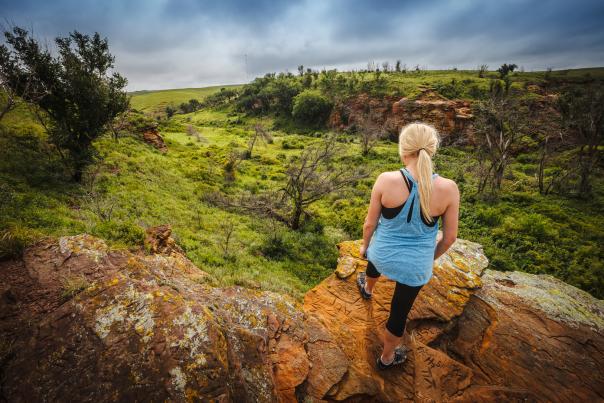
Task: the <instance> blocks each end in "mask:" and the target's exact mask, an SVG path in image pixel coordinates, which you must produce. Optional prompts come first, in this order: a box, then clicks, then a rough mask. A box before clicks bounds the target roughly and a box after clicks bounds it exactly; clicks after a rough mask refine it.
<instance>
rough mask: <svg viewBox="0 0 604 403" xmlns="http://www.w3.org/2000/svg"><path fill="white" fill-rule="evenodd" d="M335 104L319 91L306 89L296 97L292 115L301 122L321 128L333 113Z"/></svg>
mask: <svg viewBox="0 0 604 403" xmlns="http://www.w3.org/2000/svg"><path fill="white" fill-rule="evenodd" d="M332 107H333V104H332V103H331V102H330V101H329V99H327V97H325V96H323V95H321V94H320V93H319V92H318V91H312V90H305V91H303V92H301V93H299V94H298V95H296V96H295V97H294V106H293V109H292V116H293V117H294V119H295V120H296V121H298V122H299V123H301V124H303V125H306V126H309V127H312V128H320V127H322V126H324V125H325V121H326V120H327V118H328V117H329V114H330V113H331V108H332Z"/></svg>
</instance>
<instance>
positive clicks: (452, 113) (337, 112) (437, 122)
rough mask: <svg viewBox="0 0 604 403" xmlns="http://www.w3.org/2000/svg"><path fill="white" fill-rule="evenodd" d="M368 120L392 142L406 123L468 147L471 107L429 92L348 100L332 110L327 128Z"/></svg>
mask: <svg viewBox="0 0 604 403" xmlns="http://www.w3.org/2000/svg"><path fill="white" fill-rule="evenodd" d="M368 114H370V115H371V116H370V119H372V120H373V121H374V123H375V124H376V125H378V126H379V127H382V128H383V130H385V131H386V132H388V133H389V134H390V135H391V136H392V137H393V140H396V139H397V138H396V137H397V135H398V133H399V132H400V129H401V128H402V127H403V126H405V125H406V124H408V123H413V122H425V123H428V124H431V125H433V126H434V127H435V128H436V129H437V130H438V131H439V133H440V135H441V137H442V139H443V140H444V141H445V142H449V143H451V142H463V143H472V142H473V141H474V137H473V136H474V128H473V124H472V121H473V118H474V116H473V115H472V109H471V104H470V102H469V101H466V100H449V99H446V98H444V97H442V96H441V95H439V94H437V93H436V92H434V91H432V90H428V89H426V90H424V91H423V92H422V93H421V94H419V95H418V96H416V97H410V98H402V99H398V98H394V97H384V98H379V99H378V98H372V97H370V96H368V95H367V94H361V95H358V96H355V97H352V98H350V99H348V100H347V101H345V102H344V103H343V104H341V105H338V106H337V107H336V108H334V110H333V112H332V114H331V116H330V118H329V126H330V127H332V128H334V129H338V130H345V129H347V128H349V127H351V126H352V125H355V124H356V123H358V122H359V121H361V120H362V119H366V118H367V115H368Z"/></svg>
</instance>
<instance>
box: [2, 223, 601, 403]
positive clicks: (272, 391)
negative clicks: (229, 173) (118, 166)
mask: <svg viewBox="0 0 604 403" xmlns="http://www.w3.org/2000/svg"><path fill="white" fill-rule="evenodd" d="M147 244H148V248H146V250H147V252H150V253H148V254H146V253H144V252H143V251H139V252H132V251H127V250H114V249H112V248H110V247H108V246H107V245H106V244H105V242H103V241H102V240H100V239H98V238H95V237H92V236H89V235H85V234H84V235H78V236H71V237H62V238H60V239H58V240H50V239H49V240H44V241H42V242H40V243H39V244H37V245H35V246H33V247H30V248H28V249H27V250H26V252H25V254H24V257H23V259H22V260H18V261H12V262H0V279H1V280H0V374H1V375H2V376H1V377H0V379H1V384H0V397H1V398H2V399H3V400H6V401H11V402H12V401H15V402H20V401H46V400H68V401H100V402H105V401H166V400H169V401H216V402H231V401H233V402H239V401H254V402H257V401H258V402H263V401H264V402H269V401H270V402H273V401H281V402H293V401H306V402H313V401H342V400H346V401H376V402H395V401H397V402H398V401H411V400H414V401H436V402H437V401H460V402H468V401H502V402H504V401H505V402H509V401H554V402H556V401H570V400H577V401H600V400H602V399H604V392H603V391H604V379H603V376H602V374H603V373H604V371H603V368H602V362H604V360H603V359H604V357H603V355H604V302H603V301H601V300H597V299H595V298H593V297H591V296H590V295H589V294H587V293H585V292H583V291H580V290H578V289H576V288H575V287H572V286H570V285H567V284H565V283H563V282H561V281H559V280H556V279H555V278H553V277H551V276H543V275H532V274H526V273H518V272H507V273H502V272H497V271H492V270H488V269H486V267H487V264H488V261H487V259H486V257H485V256H484V254H483V253H482V249H481V247H480V245H478V244H475V243H472V242H468V241H464V240H458V241H457V242H456V243H455V244H454V245H453V246H452V247H451V249H450V250H449V251H448V252H447V253H446V254H445V255H443V256H442V257H441V258H440V259H438V261H436V262H435V265H434V275H433V277H432V279H431V280H430V282H429V283H428V284H427V285H426V286H424V287H423V288H422V291H421V292H420V294H419V296H418V298H417V300H416V303H415V304H414V306H413V309H412V311H411V313H410V315H409V321H408V323H407V332H406V335H405V338H404V340H403V342H404V343H405V344H406V345H407V346H408V348H409V349H410V352H409V357H408V360H407V362H406V364H405V365H404V366H402V367H400V368H393V369H391V370H388V371H384V372H380V371H377V370H376V368H375V360H376V358H377V356H378V354H379V353H380V349H381V342H380V338H381V335H382V332H383V325H384V322H385V321H386V318H387V316H388V312H389V304H390V298H391V294H392V290H393V287H394V282H393V281H391V280H389V279H387V278H385V277H382V278H380V280H379V281H378V283H377V285H376V289H375V292H374V296H373V298H372V300H369V301H367V300H364V299H362V298H361V297H360V295H359V294H358V290H357V288H356V283H355V281H356V275H355V273H356V272H358V271H360V270H365V267H366V264H367V262H366V261H365V260H364V259H362V258H361V257H360V256H359V246H360V241H354V242H344V243H342V244H340V245H339V251H340V259H339V266H342V267H339V268H338V270H339V272H344V271H345V272H346V273H347V275H346V276H342V278H340V276H339V275H338V274H336V273H337V272H334V274H332V275H331V276H329V277H328V278H326V279H325V280H324V281H323V282H321V283H320V284H319V285H317V286H316V287H315V288H313V289H312V290H310V291H309V292H308V293H307V294H306V296H305V298H304V302H303V304H300V303H299V302H297V301H295V300H293V299H291V298H290V297H287V296H284V295H279V294H276V293H273V292H268V291H257V290H250V289H245V288H241V287H226V288H221V287H214V286H212V284H213V281H210V276H209V275H207V274H206V273H205V272H203V271H202V270H200V269H199V268H197V267H196V266H195V265H194V264H193V263H192V262H191V261H189V260H188V259H187V258H186V257H185V256H184V254H183V253H182V251H181V250H180V249H179V248H178V247H176V245H175V243H174V241H173V239H172V238H171V237H170V228H169V226H160V227H155V228H153V229H150V230H149V231H148V237H147ZM349 272H352V273H349Z"/></svg>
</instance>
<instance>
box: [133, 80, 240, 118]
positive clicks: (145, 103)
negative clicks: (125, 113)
mask: <svg viewBox="0 0 604 403" xmlns="http://www.w3.org/2000/svg"><path fill="white" fill-rule="evenodd" d="M240 87H241V86H240V85H218V86H214V87H204V88H179V89H172V90H159V91H135V92H132V93H131V95H132V102H131V105H132V107H133V108H134V109H137V110H139V111H143V112H147V113H149V112H159V111H163V110H164V109H165V107H166V106H167V105H173V106H176V105H178V104H181V103H183V102H187V101H188V100H190V99H197V100H199V101H202V100H203V99H204V98H205V97H206V96H208V95H211V94H213V93H215V92H218V91H220V89H221V88H231V89H235V88H240Z"/></svg>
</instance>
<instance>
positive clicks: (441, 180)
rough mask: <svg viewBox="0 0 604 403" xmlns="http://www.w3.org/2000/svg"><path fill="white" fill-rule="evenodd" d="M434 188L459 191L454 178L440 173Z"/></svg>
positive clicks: (444, 190)
mask: <svg viewBox="0 0 604 403" xmlns="http://www.w3.org/2000/svg"><path fill="white" fill-rule="evenodd" d="M434 188H435V189H438V190H440V191H443V192H447V193H458V192H459V189H458V188H457V183H455V181H454V180H452V179H448V178H445V177H443V176H440V175H438V176H437V177H436V178H434Z"/></svg>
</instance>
